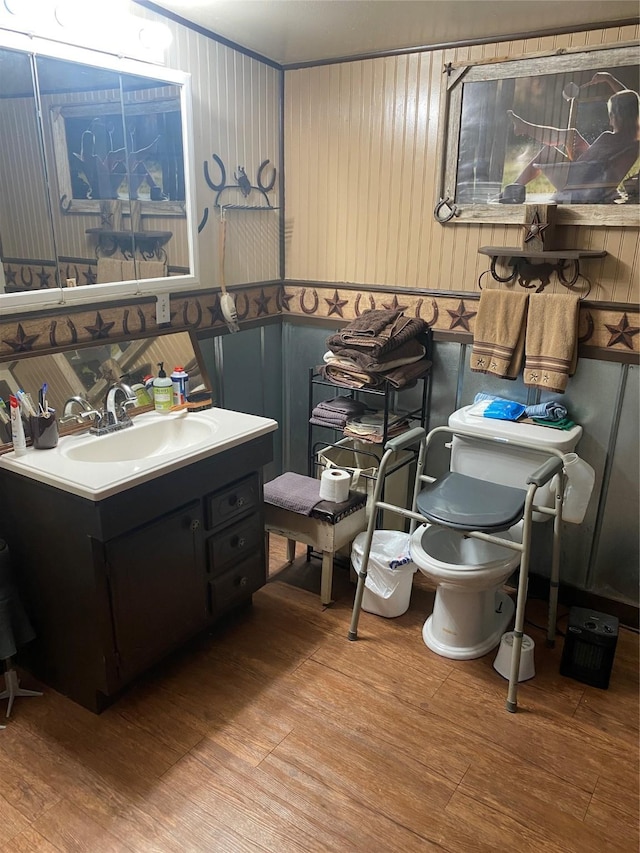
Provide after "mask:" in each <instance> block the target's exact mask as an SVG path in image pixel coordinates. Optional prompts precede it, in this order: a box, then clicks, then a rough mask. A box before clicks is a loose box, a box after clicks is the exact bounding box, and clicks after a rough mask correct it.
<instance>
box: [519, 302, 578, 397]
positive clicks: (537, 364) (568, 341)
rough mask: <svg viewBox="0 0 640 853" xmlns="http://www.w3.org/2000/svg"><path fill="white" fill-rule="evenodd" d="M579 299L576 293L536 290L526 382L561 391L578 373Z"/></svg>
mask: <svg viewBox="0 0 640 853" xmlns="http://www.w3.org/2000/svg"><path fill="white" fill-rule="evenodd" d="M579 310H580V300H579V298H578V296H576V295H575V294H573V293H568V294H563V293H533V294H532V295H531V298H530V299H529V310H528V313H527V337H526V343H525V362H524V377H523V378H524V384H525V385H534V386H536V387H538V388H544V389H545V390H548V391H557V392H559V393H562V392H564V391H565V389H566V387H567V380H568V379H569V377H570V376H573V374H574V373H575V372H576V365H577V360H578V313H579Z"/></svg>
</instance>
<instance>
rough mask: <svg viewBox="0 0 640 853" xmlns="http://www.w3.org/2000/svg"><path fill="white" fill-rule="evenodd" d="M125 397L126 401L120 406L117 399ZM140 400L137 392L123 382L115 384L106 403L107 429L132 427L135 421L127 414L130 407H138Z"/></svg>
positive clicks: (109, 391)
mask: <svg viewBox="0 0 640 853" xmlns="http://www.w3.org/2000/svg"><path fill="white" fill-rule="evenodd" d="M119 396H123V397H124V400H123V401H122V402H121V403H119V404H118V402H117V398H118V397H119ZM137 403H138V398H137V397H136V395H135V392H134V391H133V390H132V389H131V388H130V387H129V386H128V385H127V384H126V382H123V381H122V380H119V381H118V382H114V383H113V385H112V386H111V388H109V390H108V392H107V397H106V401H105V412H106V420H107V428H109V427H111V428H112V429H113V428H115V429H122V428H123V427H125V426H131V425H132V423H133V421H132V420H131V418H130V417H129V415H128V414H127V409H128V408H129V406H136V405H137Z"/></svg>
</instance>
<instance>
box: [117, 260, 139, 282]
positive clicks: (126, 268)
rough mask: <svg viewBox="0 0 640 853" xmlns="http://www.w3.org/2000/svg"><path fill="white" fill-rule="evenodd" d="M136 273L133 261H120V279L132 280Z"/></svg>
mask: <svg viewBox="0 0 640 853" xmlns="http://www.w3.org/2000/svg"><path fill="white" fill-rule="evenodd" d="M136 278H138V276H137V275H136V266H135V262H134V261H122V278H121V281H134V280H135V279H136Z"/></svg>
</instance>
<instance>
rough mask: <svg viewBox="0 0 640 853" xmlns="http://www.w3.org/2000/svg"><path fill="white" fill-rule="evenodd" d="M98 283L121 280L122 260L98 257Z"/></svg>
mask: <svg viewBox="0 0 640 853" xmlns="http://www.w3.org/2000/svg"><path fill="white" fill-rule="evenodd" d="M97 266H98V276H97V282H98V284H106V283H107V282H111V281H122V261H119V260H116V259H115V258H98V264H97Z"/></svg>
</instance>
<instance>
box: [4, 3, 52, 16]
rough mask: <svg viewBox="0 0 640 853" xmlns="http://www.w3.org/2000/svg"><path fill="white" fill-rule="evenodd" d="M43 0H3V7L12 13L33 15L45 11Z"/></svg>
mask: <svg viewBox="0 0 640 853" xmlns="http://www.w3.org/2000/svg"><path fill="white" fill-rule="evenodd" d="M44 6H45V0H4V7H5V9H6V10H7V12H10V13H11V14H12V15H19V16H20V17H24V16H25V15H35V14H38V13H41V12H44V11H45V8H44Z"/></svg>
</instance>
